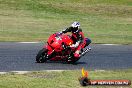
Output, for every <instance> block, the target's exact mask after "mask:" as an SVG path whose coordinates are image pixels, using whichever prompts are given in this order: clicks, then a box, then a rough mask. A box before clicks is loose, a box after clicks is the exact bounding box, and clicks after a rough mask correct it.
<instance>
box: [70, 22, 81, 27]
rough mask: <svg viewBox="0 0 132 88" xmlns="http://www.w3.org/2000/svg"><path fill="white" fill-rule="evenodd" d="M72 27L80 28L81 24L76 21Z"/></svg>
mask: <svg viewBox="0 0 132 88" xmlns="http://www.w3.org/2000/svg"><path fill="white" fill-rule="evenodd" d="M71 26H72V27H73V28H76V27H80V23H79V22H76V21H75V22H73V23H72V24H71Z"/></svg>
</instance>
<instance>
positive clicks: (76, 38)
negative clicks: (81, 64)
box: [59, 21, 91, 60]
mask: <svg viewBox="0 0 132 88" xmlns="http://www.w3.org/2000/svg"><path fill="white" fill-rule="evenodd" d="M67 32H71V33H72V37H71V38H72V40H73V44H72V45H70V47H71V48H76V50H75V52H74V57H75V58H79V57H80V56H81V53H80V52H83V50H82V48H81V47H82V44H83V41H84V34H83V32H82V29H81V28H80V23H79V22H76V21H75V22H73V23H72V24H71V26H70V27H68V28H66V29H65V30H62V31H61V32H59V34H65V33H67ZM90 43H91V40H90V39H88V38H87V40H86V45H87V46H88V45H89V44H90ZM69 60H70V58H69Z"/></svg>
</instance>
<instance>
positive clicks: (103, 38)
mask: <svg viewBox="0 0 132 88" xmlns="http://www.w3.org/2000/svg"><path fill="white" fill-rule="evenodd" d="M73 21H79V22H80V23H81V28H82V29H83V31H84V33H85V36H86V37H89V38H91V39H92V41H93V43H118V44H132V1H131V0H0V41H46V40H47V38H48V37H49V35H50V34H52V33H54V32H57V31H60V30H62V29H64V28H66V27H68V26H70V24H71V23H72V22H73Z"/></svg>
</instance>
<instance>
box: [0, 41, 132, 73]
mask: <svg viewBox="0 0 132 88" xmlns="http://www.w3.org/2000/svg"><path fill="white" fill-rule="evenodd" d="M42 47H43V43H13V42H0V72H8V71H40V70H75V69H81V68H82V67H84V68H85V69H99V70H104V69H106V70H107V69H129V68H132V45H95V44H92V45H91V48H92V51H91V52H89V53H87V54H86V55H85V56H84V57H82V58H81V59H80V60H79V61H78V62H77V63H76V64H66V63H63V62H47V63H35V56H36V54H37V53H38V51H39V50H40V49H41V48H42Z"/></svg>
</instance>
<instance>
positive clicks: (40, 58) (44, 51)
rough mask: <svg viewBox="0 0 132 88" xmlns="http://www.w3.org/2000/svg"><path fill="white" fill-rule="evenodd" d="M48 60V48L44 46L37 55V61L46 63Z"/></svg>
mask: <svg viewBox="0 0 132 88" xmlns="http://www.w3.org/2000/svg"><path fill="white" fill-rule="evenodd" d="M46 61H47V49H45V48H43V49H42V50H40V51H39V52H38V54H37V56H36V62H37V63H44V62H46Z"/></svg>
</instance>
